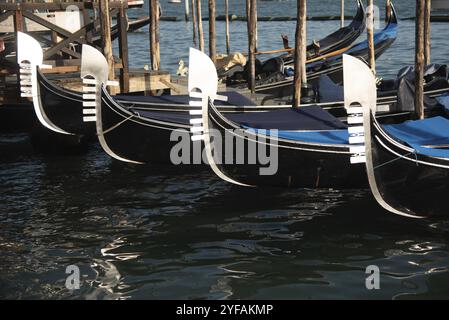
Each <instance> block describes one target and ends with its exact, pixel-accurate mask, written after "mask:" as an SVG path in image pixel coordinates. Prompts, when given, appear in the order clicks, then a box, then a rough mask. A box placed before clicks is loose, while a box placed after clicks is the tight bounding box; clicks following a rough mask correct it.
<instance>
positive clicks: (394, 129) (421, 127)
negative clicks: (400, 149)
mask: <svg viewBox="0 0 449 320" xmlns="http://www.w3.org/2000/svg"><path fill="white" fill-rule="evenodd" d="M383 128H384V130H385V131H386V132H387V133H388V134H390V135H391V136H392V137H394V138H395V139H396V140H398V141H402V142H404V143H406V144H408V145H409V146H410V147H412V148H413V149H415V150H416V153H418V154H422V155H427V156H431V157H438V158H449V149H445V148H444V147H445V146H446V147H447V146H449V120H448V119H446V118H444V117H440V116H438V117H433V118H429V119H424V120H416V121H407V122H404V123H401V124H393V125H385V126H383Z"/></svg>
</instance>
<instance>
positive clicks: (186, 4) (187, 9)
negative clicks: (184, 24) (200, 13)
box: [184, 0, 190, 21]
mask: <svg viewBox="0 0 449 320" xmlns="http://www.w3.org/2000/svg"><path fill="white" fill-rule="evenodd" d="M184 6H185V19H186V21H189V16H190V10H189V0H184Z"/></svg>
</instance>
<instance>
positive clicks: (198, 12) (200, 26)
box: [196, 0, 204, 52]
mask: <svg viewBox="0 0 449 320" xmlns="http://www.w3.org/2000/svg"><path fill="white" fill-rule="evenodd" d="M196 15H197V17H198V41H199V49H200V50H201V51H202V52H204V33H203V17H202V15H201V0H196Z"/></svg>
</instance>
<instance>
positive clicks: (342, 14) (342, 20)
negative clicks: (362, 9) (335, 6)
mask: <svg viewBox="0 0 449 320" xmlns="http://www.w3.org/2000/svg"><path fill="white" fill-rule="evenodd" d="M344 26H345V0H341V5H340V27H341V28H343V27H344Z"/></svg>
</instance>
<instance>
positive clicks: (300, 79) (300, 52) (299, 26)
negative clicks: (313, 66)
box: [292, 0, 307, 107]
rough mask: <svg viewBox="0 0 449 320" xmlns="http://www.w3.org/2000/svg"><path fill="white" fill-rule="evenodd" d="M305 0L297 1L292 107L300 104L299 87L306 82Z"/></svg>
mask: <svg viewBox="0 0 449 320" xmlns="http://www.w3.org/2000/svg"><path fill="white" fill-rule="evenodd" d="M306 16H307V4H306V0H298V1H297V19H298V22H297V23H296V32H295V73H294V80H293V81H294V92H293V101H292V105H293V107H298V106H299V105H300V104H301V88H302V85H303V84H304V83H306V81H307V79H306V72H305V71H306Z"/></svg>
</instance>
